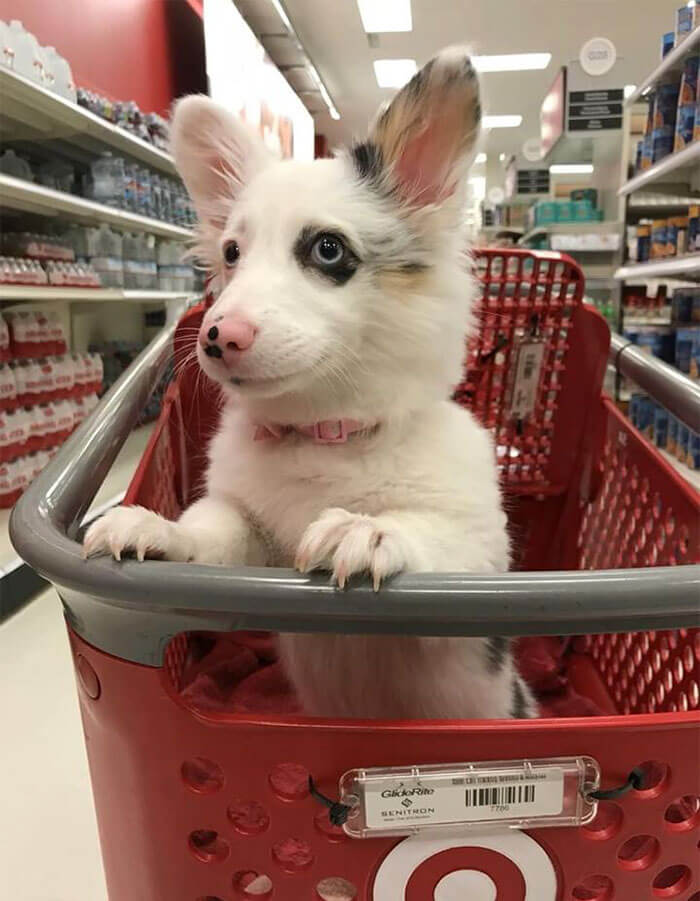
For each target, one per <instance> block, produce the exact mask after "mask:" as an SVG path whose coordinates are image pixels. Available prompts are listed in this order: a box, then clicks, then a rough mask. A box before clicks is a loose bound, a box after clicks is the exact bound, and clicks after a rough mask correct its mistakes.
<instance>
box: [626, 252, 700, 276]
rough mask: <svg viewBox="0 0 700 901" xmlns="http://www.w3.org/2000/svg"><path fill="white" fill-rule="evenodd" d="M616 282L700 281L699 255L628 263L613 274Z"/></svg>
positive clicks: (693, 254)
mask: <svg viewBox="0 0 700 901" xmlns="http://www.w3.org/2000/svg"><path fill="white" fill-rule="evenodd" d="M615 278H616V279H618V281H623V282H624V281H628V280H629V279H639V280H640V281H643V280H644V279H651V278H668V279H674V280H680V281H700V253H689V254H684V255H683V256H680V257H668V259H665V260H649V261H648V262H646V263H628V264H627V265H625V266H621V267H620V268H619V269H618V270H617V272H616V273H615Z"/></svg>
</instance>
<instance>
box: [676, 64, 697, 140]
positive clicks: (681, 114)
mask: <svg viewBox="0 0 700 901" xmlns="http://www.w3.org/2000/svg"><path fill="white" fill-rule="evenodd" d="M698 63H700V57H698V56H691V57H689V58H688V59H687V60H686V61H685V66H684V68H683V77H682V79H681V87H680V93H679V94H678V113H677V114H676V137H675V141H674V145H673V150H674V152H676V153H677V152H678V151H679V150H683V149H684V148H686V147H688V146H690V144H692V143H693V129H694V128H695V107H696V104H697V93H698Z"/></svg>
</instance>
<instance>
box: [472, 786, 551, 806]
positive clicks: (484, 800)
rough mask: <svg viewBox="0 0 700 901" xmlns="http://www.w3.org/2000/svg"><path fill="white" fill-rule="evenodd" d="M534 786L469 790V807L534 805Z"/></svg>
mask: <svg viewBox="0 0 700 901" xmlns="http://www.w3.org/2000/svg"><path fill="white" fill-rule="evenodd" d="M535 788H536V786H534V785H502V786H500V787H498V788H468V789H467V793H466V798H467V807H500V806H501V805H502V804H532V803H533V802H534V800H535Z"/></svg>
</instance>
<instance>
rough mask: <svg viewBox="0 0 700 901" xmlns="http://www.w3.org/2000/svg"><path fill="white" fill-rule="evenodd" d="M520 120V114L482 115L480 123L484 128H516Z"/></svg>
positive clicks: (520, 122) (521, 119) (521, 118)
mask: <svg viewBox="0 0 700 901" xmlns="http://www.w3.org/2000/svg"><path fill="white" fill-rule="evenodd" d="M522 121H523V117H522V116H484V117H483V119H482V120H481V124H482V125H483V127H484V128H517V127H518V126H519V125H521V124H522Z"/></svg>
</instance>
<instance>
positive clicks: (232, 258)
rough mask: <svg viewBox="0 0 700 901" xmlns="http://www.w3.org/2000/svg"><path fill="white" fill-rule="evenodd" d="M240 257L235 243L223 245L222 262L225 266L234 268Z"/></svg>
mask: <svg viewBox="0 0 700 901" xmlns="http://www.w3.org/2000/svg"><path fill="white" fill-rule="evenodd" d="M240 255H241V249H240V247H239V246H238V243H237V242H236V241H228V242H227V243H226V244H224V260H225V261H226V265H227V266H235V265H236V263H237V262H238V257H239V256H240Z"/></svg>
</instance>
